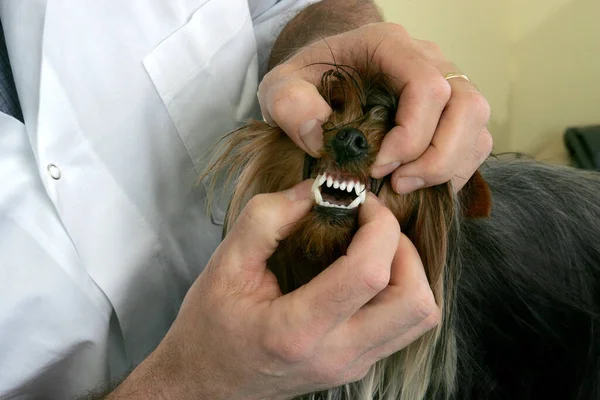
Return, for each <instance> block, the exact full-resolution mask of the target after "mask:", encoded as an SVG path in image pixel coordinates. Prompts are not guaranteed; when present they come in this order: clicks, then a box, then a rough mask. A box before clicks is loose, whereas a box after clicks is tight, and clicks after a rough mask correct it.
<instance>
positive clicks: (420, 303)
mask: <svg viewBox="0 0 600 400" xmlns="http://www.w3.org/2000/svg"><path fill="white" fill-rule="evenodd" d="M310 187H311V181H305V182H302V183H300V184H299V185H297V186H296V187H294V188H292V189H290V190H288V191H286V192H281V193H274V194H263V195H259V196H256V197H255V198H253V199H252V200H251V201H250V202H249V204H248V205H247V206H246V208H245V209H244V211H243V212H242V214H241V215H240V217H239V219H238V220H237V221H236V223H235V225H234V227H233V228H232V230H231V232H230V233H229V235H228V236H227V237H226V238H225V240H224V241H223V242H222V243H221V245H220V246H219V247H218V249H217V250H216V252H215V253H214V255H213V257H212V258H211V260H210V262H209V264H208V266H207V267H206V269H205V270H204V271H203V273H202V274H201V275H200V276H199V278H198V279H197V280H196V282H195V283H194V284H193V286H192V287H191V289H190V290H189V292H188V294H187V296H186V298H185V300H184V302H183V305H182V307H181V310H180V312H179V315H178V317H177V319H176V321H175V322H174V324H173V326H172V328H171V330H170V331H169V332H168V334H167V335H166V337H165V339H164V340H163V342H162V343H161V344H160V345H159V346H158V348H157V349H156V351H155V352H154V353H153V354H152V355H151V356H150V357H149V358H148V359H147V360H146V361H145V362H144V363H142V364H141V365H140V366H139V367H138V369H136V370H135V371H134V372H133V373H132V374H131V375H130V377H129V378H128V379H127V380H125V382H123V384H122V385H121V387H119V388H118V389H117V390H116V391H115V392H114V393H113V395H111V396H109V398H110V399H119V398H121V397H123V398H128V399H135V398H137V396H136V395H137V394H139V397H140V398H142V397H143V398H145V399H149V398H177V399H188V398H190V399H244V400H249V399H265V398H268V399H285V398H289V397H293V396H296V395H301V394H306V393H309V392H313V391H317V390H324V389H327V388H331V387H335V386H339V385H342V384H344V383H348V382H351V381H356V380H358V379H360V378H362V377H363V376H364V375H365V374H366V373H367V371H368V370H369V368H370V367H371V366H372V365H373V364H374V363H375V362H376V361H378V360H380V359H382V358H384V357H386V356H388V355H390V354H392V353H394V352H396V351H398V350H400V349H402V348H403V347H405V346H407V345H408V344H410V343H411V342H413V341H414V340H416V339H417V338H418V337H419V336H421V335H422V334H423V333H425V332H426V331H427V330H429V329H431V328H432V327H434V326H435V325H436V324H437V323H438V320H439V310H438V308H437V307H436V305H435V301H434V298H433V294H432V293H431V291H430V289H429V285H428V282H427V279H426V276H425V273H424V270H423V265H422V263H421V260H420V258H419V255H418V253H417V250H416V249H415V247H414V246H413V245H412V243H411V242H410V240H409V239H408V238H407V237H406V236H404V235H403V234H402V233H401V232H400V229H399V226H398V223H397V221H396V219H395V218H394V217H393V215H392V213H391V212H390V211H389V210H388V209H387V208H385V207H384V206H383V205H382V204H381V203H380V202H379V200H378V199H377V198H376V197H375V196H373V195H369V197H368V198H367V201H366V202H365V204H364V205H363V206H361V208H360V210H359V226H360V227H359V230H358V232H357V233H356V235H355V236H354V239H353V240H352V243H351V245H350V247H349V248H348V251H347V254H346V255H345V256H343V257H341V258H340V259H338V260H337V261H335V262H334V263H333V264H332V265H331V266H330V267H328V268H327V269H326V270H325V271H324V272H322V273H321V274H320V275H318V276H317V277H316V278H314V279H313V280H312V281H310V282H309V283H308V284H306V285H304V286H302V287H300V288H299V289H297V290H296V291H294V292H291V293H289V294H286V295H282V294H281V292H280V290H279V286H278V284H277V280H276V278H275V276H274V275H273V274H272V273H271V272H270V270H269V269H268V268H267V265H266V261H267V259H268V258H269V257H270V256H271V255H272V254H273V252H274V251H275V249H276V248H277V245H278V243H279V242H280V241H281V240H282V239H284V238H285V237H286V236H287V235H289V233H290V229H291V226H292V225H293V224H294V223H295V222H297V221H299V220H300V219H301V218H302V217H303V216H305V215H306V214H307V213H308V212H309V210H310V209H311V207H312V204H313V200H312V199H311V198H310ZM143 384H146V385H147V386H146V388H147V389H149V390H148V391H140V392H136V391H135V390H134V388H135V387H136V386H137V387H139V385H143ZM160 396H163V397H160Z"/></svg>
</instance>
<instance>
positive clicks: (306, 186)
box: [284, 179, 314, 201]
mask: <svg viewBox="0 0 600 400" xmlns="http://www.w3.org/2000/svg"><path fill="white" fill-rule="evenodd" d="M313 182H314V179H308V180H305V181H302V182H300V183H299V184H297V185H296V186H294V187H292V188H290V189H288V190H286V191H285V192H284V193H285V195H286V196H287V197H288V198H289V199H290V200H292V201H302V200H308V199H311V198H312V190H311V189H312V184H313Z"/></svg>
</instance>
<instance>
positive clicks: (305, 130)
mask: <svg viewBox="0 0 600 400" xmlns="http://www.w3.org/2000/svg"><path fill="white" fill-rule="evenodd" d="M321 124H322V122H321V121H319V120H317V119H311V120H310V121H306V122H305V123H303V124H302V126H301V127H300V131H299V132H298V135H299V136H300V140H302V143H304V145H305V146H306V147H307V148H308V150H309V153H311V155H312V156H318V155H319V152H320V150H321V147H323V129H321Z"/></svg>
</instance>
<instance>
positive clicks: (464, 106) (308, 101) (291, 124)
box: [258, 22, 493, 194]
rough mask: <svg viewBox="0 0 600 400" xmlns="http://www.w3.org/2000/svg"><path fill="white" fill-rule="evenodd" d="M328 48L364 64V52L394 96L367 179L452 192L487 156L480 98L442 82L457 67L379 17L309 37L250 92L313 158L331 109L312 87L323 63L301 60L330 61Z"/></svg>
mask: <svg viewBox="0 0 600 400" xmlns="http://www.w3.org/2000/svg"><path fill="white" fill-rule="evenodd" d="M356 49H365V50H369V51H368V52H367V51H364V52H359V51H356ZM332 53H333V56H335V60H336V61H337V62H338V63H339V64H346V65H351V66H352V65H364V63H365V61H366V57H367V54H369V55H370V56H371V57H372V62H373V63H376V65H377V66H378V67H379V68H380V70H381V71H382V72H384V73H386V74H387V75H388V76H390V77H392V78H393V79H392V80H393V82H394V83H395V84H396V88H397V90H398V93H399V95H400V102H399V107H398V112H397V114H396V125H397V126H396V127H394V128H393V129H392V130H391V131H390V132H389V133H388V134H387V135H386V137H385V138H384V140H383V143H382V146H381V149H380V151H379V153H378V156H377V159H376V161H375V163H374V164H373V168H372V171H371V175H372V176H373V177H374V178H381V177H383V176H386V175H388V174H390V173H392V176H391V178H392V179H391V182H392V186H393V188H394V190H395V191H396V192H398V193H401V194H405V193H409V192H412V191H414V190H416V189H419V188H422V187H428V186H433V185H436V184H441V183H444V182H447V181H449V180H452V181H453V184H454V187H455V190H457V191H458V190H460V188H462V187H463V186H464V184H465V183H466V182H467V180H468V179H469V178H470V177H471V176H472V175H473V173H474V172H475V171H476V170H477V169H478V168H479V166H480V165H481V164H482V163H483V161H485V159H486V158H487V156H488V155H489V154H490V152H491V150H492V145H493V141H492V136H491V135H490V132H489V131H488V130H487V128H486V124H487V122H488V119H489V116H490V108H489V104H488V102H487V101H486V99H485V98H484V97H483V96H482V95H481V94H480V93H479V91H478V90H477V89H476V88H475V86H474V85H473V84H471V82H470V81H468V80H467V79H464V78H462V77H458V78H456V79H449V80H446V79H444V76H445V75H446V74H449V73H455V72H457V69H456V67H455V66H454V65H453V64H452V63H451V62H450V61H448V60H447V59H446V58H445V57H444V55H443V54H442V52H441V50H440V49H439V47H437V46H436V45H435V44H433V43H431V42H425V41H420V40H414V39H412V38H411V37H410V36H409V35H408V33H407V32H406V30H405V29H404V28H403V27H401V26H400V25H397V24H392V23H386V22H381V23H373V24H368V25H364V26H362V27H360V28H358V29H354V30H351V31H348V32H346V33H342V34H338V35H335V36H330V37H328V38H325V40H319V41H316V42H314V43H312V44H311V45H308V46H306V47H304V48H303V49H302V50H300V51H299V52H297V53H296V54H295V55H294V56H293V57H291V58H289V59H288V60H287V61H285V62H283V63H281V64H279V65H278V66H276V67H275V68H273V69H272V70H271V71H270V72H269V73H268V74H267V75H266V76H265V77H264V79H263V81H262V82H261V84H260V87H259V93H258V94H259V101H260V105H261V110H262V113H263V116H264V118H265V120H266V121H267V122H268V123H270V124H274V125H278V126H280V127H281V128H282V129H283V130H284V131H285V132H286V133H287V134H288V135H289V137H290V138H291V139H292V140H293V141H294V142H295V143H296V144H297V145H298V146H299V147H301V148H302V149H303V150H304V151H306V152H307V153H309V154H311V155H313V156H315V157H318V156H319V150H320V149H321V147H322V146H323V136H322V134H323V132H322V129H321V124H322V123H323V122H324V121H325V120H326V119H327V118H328V117H329V115H330V114H331V108H330V107H329V105H328V104H327V103H326V102H325V100H324V99H323V98H322V97H321V96H320V95H319V93H318V91H317V89H316V87H315V85H316V84H317V83H318V82H319V80H320V78H321V75H322V73H323V72H324V69H323V68H324V67H323V66H319V65H310V66H309V64H314V63H319V62H332V61H333V59H332ZM361 54H362V55H363V56H362V57H364V58H363V59H359V58H357V57H360V55H361Z"/></svg>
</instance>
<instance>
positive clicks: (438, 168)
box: [424, 154, 453, 184]
mask: <svg viewBox="0 0 600 400" xmlns="http://www.w3.org/2000/svg"><path fill="white" fill-rule="evenodd" d="M452 167H453V165H452V164H451V160H450V159H449V158H447V157H443V156H442V155H441V154H440V155H438V157H436V158H435V159H433V158H432V160H431V162H429V163H427V164H426V165H425V167H424V169H425V171H424V175H425V176H426V177H427V178H426V180H427V181H428V182H430V183H437V184H440V183H443V182H446V181H448V180H450V178H451V177H452V172H453V170H452Z"/></svg>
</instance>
